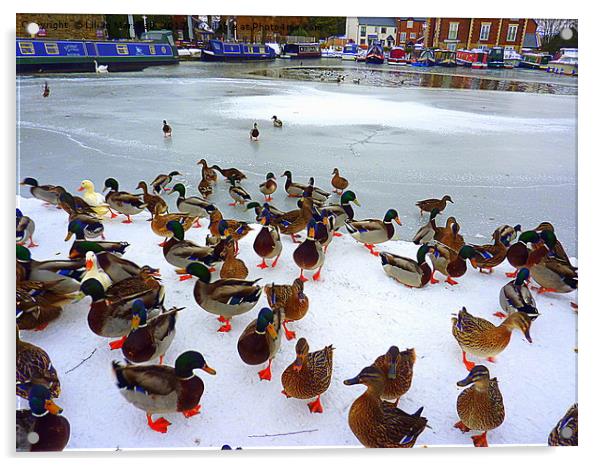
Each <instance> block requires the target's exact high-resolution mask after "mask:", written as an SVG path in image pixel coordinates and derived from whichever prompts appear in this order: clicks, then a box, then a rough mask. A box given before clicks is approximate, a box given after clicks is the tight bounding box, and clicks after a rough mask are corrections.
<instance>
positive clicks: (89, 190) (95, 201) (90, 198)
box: [77, 180, 109, 216]
mask: <svg viewBox="0 0 602 466" xmlns="http://www.w3.org/2000/svg"><path fill="white" fill-rule="evenodd" d="M77 190H78V191H80V192H81V191H83V192H84V197H83V200H84V201H86V203H87V204H88V205H89V206H90V207H92V210H93V211H94V213H95V214H96V215H99V216H103V215H107V214H108V213H109V205H108V204H107V203H106V202H105V198H104V196H103V195H102V194H100V193H97V192H96V191H95V190H94V183H92V182H91V181H90V180H83V181H82V182H81V184H80V186H79V188H77Z"/></svg>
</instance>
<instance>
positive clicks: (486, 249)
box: [463, 231, 508, 274]
mask: <svg viewBox="0 0 602 466" xmlns="http://www.w3.org/2000/svg"><path fill="white" fill-rule="evenodd" d="M463 247H464V246H463ZM465 247H466V250H467V251H468V252H469V253H470V254H469V255H468V258H472V259H474V264H476V266H477V267H478V269H479V272H480V273H488V274H492V273H493V268H494V267H497V266H498V265H500V264H501V263H502V262H504V260H505V259H506V252H507V251H508V248H507V247H506V245H505V244H504V243H503V242H502V240H501V236H500V232H499V231H496V232H495V233H494V234H493V244H486V245H483V246H477V245H474V244H471V245H467V246H465ZM485 270H488V272H485Z"/></svg>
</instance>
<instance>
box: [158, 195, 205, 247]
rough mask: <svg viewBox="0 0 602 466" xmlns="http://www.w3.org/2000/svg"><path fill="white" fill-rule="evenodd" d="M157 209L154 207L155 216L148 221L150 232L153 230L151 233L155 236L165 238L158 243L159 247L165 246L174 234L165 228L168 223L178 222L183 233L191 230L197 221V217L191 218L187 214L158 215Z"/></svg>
mask: <svg viewBox="0 0 602 466" xmlns="http://www.w3.org/2000/svg"><path fill="white" fill-rule="evenodd" d="M158 209H159V205H157V206H156V207H155V215H153V218H152V219H151V220H150V222H151V230H153V233H154V234H155V235H157V236H160V237H161V238H165V240H163V242H161V243H159V246H160V247H163V246H165V243H166V242H167V240H168V239H169V238H171V237H172V236H173V234H174V233H173V231H172V230H170V229H169V228H168V227H167V225H168V224H169V222H171V221H175V222H178V223H180V224H181V225H182V228H183V229H184V231H188V230H190V228H192V225H193V224H194V223H195V222H197V221H198V217H191V216H189V215H188V214H180V213H173V214H159V210H158Z"/></svg>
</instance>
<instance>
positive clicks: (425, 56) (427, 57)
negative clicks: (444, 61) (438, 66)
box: [412, 49, 435, 66]
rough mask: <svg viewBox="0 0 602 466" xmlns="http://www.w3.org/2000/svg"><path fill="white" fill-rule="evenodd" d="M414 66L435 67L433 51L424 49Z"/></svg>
mask: <svg viewBox="0 0 602 466" xmlns="http://www.w3.org/2000/svg"><path fill="white" fill-rule="evenodd" d="M412 66H435V54H434V53H433V51H432V50H431V49H424V50H423V51H422V52H420V56H419V57H418V58H417V59H416V61H415V62H413V63H412Z"/></svg>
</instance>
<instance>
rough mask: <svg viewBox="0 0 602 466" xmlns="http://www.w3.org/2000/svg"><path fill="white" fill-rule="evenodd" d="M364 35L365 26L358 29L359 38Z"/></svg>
mask: <svg viewBox="0 0 602 466" xmlns="http://www.w3.org/2000/svg"><path fill="white" fill-rule="evenodd" d="M365 35H366V26H362V27H361V28H360V36H365Z"/></svg>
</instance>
